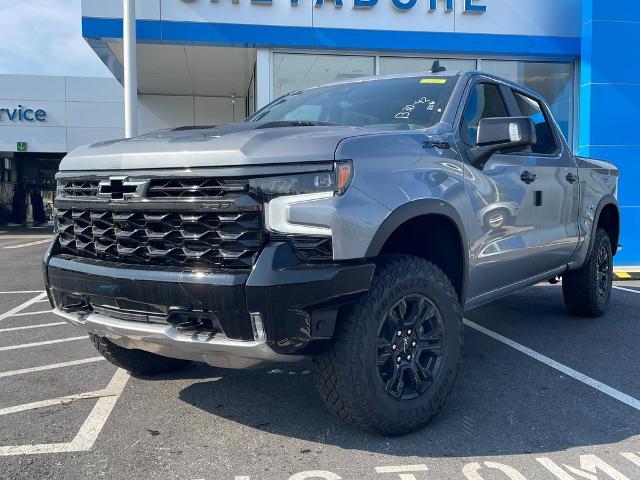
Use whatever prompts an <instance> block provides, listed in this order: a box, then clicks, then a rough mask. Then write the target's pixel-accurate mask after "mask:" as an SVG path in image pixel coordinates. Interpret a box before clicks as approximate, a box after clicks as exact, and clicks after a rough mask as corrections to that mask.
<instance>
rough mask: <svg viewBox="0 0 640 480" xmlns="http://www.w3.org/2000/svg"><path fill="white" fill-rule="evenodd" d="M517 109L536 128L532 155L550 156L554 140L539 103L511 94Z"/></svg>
mask: <svg viewBox="0 0 640 480" xmlns="http://www.w3.org/2000/svg"><path fill="white" fill-rule="evenodd" d="M513 96H514V97H515V99H516V103H517V104H518V108H519V109H520V113H521V114H522V116H523V117H529V118H530V119H531V120H533V124H534V125H535V126H536V137H537V138H538V141H537V142H536V144H535V145H533V146H532V147H531V151H532V153H539V154H543V155H544V154H552V153H554V152H555V151H556V140H555V138H554V137H553V130H551V125H550V124H549V121H548V119H547V117H546V115H545V113H544V111H543V110H542V107H541V106H540V103H539V102H538V101H537V100H534V99H533V98H530V97H527V96H525V95H522V94H521V93H518V92H513Z"/></svg>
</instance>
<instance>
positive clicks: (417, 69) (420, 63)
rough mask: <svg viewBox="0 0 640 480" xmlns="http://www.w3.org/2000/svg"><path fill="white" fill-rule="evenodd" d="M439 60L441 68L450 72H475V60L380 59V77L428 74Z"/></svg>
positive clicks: (431, 58) (428, 58) (430, 58)
mask: <svg viewBox="0 0 640 480" xmlns="http://www.w3.org/2000/svg"><path fill="white" fill-rule="evenodd" d="M436 60H438V61H439V62H440V66H441V67H445V68H446V69H447V71H448V72H455V71H458V70H475V69H476V61H475V59H458V58H433V57H421V58H411V57H380V75H392V74H400V73H426V72H428V71H430V70H431V67H432V66H433V62H435V61H436Z"/></svg>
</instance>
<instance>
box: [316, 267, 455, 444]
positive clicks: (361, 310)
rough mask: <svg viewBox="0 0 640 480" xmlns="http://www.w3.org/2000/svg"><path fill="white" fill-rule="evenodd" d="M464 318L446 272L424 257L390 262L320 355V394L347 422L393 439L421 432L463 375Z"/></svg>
mask: <svg viewBox="0 0 640 480" xmlns="http://www.w3.org/2000/svg"><path fill="white" fill-rule="evenodd" d="M462 344H463V328H462V314H461V309H460V304H459V301H458V297H457V294H456V292H455V289H454V288H453V286H452V285H451V282H450V281H449V279H448V278H447V277H446V275H445V274H444V273H443V272H442V271H441V270H440V269H439V268H438V267H436V266H435V265H434V264H432V263H431V262H428V261H426V260H424V259H422V258H417V257H410V256H399V255H398V256H389V257H385V258H383V259H382V260H381V261H380V263H379V265H378V267H377V269H376V274H375V276H374V279H373V283H372V286H371V289H370V291H369V293H368V294H367V295H366V296H365V297H364V298H363V299H362V300H361V301H360V302H359V303H357V304H356V305H355V306H354V307H353V308H351V309H349V310H348V311H345V312H343V313H342V314H341V316H340V318H339V319H338V326H337V328H336V334H335V337H334V342H333V344H332V347H331V348H330V349H329V350H328V351H327V352H325V353H323V354H321V355H318V356H316V357H315V358H314V372H315V378H316V382H317V384H318V389H319V391H320V395H321V397H322V399H323V400H324V402H325V403H326V404H327V406H328V407H329V409H330V410H332V411H333V412H334V413H335V414H336V415H338V416H339V417H340V418H343V419H345V420H347V421H350V422H353V423H356V424H357V425H359V426H361V427H363V428H365V429H367V430H370V431H375V432H379V433H383V434H386V435H401V434H404V433H408V432H410V431H413V430H416V429H418V428H421V427H423V426H425V425H426V424H427V422H428V421H429V420H430V419H431V417H433V416H434V415H435V414H436V413H438V411H439V410H440V409H441V408H442V406H443V404H444V402H445V400H446V398H447V396H448V395H449V393H450V391H451V388H452V386H453V382H454V379H455V377H456V374H457V371H458V365H459V362H460V358H461V351H462Z"/></svg>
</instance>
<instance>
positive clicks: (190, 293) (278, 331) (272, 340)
mask: <svg viewBox="0 0 640 480" xmlns="http://www.w3.org/2000/svg"><path fill="white" fill-rule="evenodd" d="M44 268H45V283H46V286H47V292H48V294H49V297H50V299H51V300H52V302H53V303H54V304H55V305H54V307H56V308H58V309H60V310H62V311H73V310H74V309H79V308H80V309H82V308H84V309H87V310H88V311H91V309H92V308H94V306H95V307H98V306H99V307H100V308H101V309H103V310H101V311H104V309H105V308H106V309H107V311H109V310H111V311H113V312H118V313H119V314H130V315H131V317H132V318H134V320H132V321H134V322H136V321H137V322H144V321H158V319H163V318H165V319H166V318H167V317H168V316H169V314H170V312H201V313H202V312H203V313H206V314H213V315H214V316H215V317H216V319H217V321H219V325H220V327H221V329H222V332H223V334H224V336H225V337H226V338H228V339H230V340H238V341H254V340H255V337H254V328H253V326H252V321H251V314H252V313H254V314H255V313H259V314H260V315H261V316H262V319H263V322H264V329H265V332H266V343H267V345H268V346H269V347H271V349H273V351H274V352H276V353H279V354H299V353H301V352H302V353H304V350H305V348H306V347H307V346H309V345H310V344H311V343H312V342H313V341H314V340H323V339H328V338H331V337H332V335H333V331H334V327H335V322H336V317H337V313H338V309H339V308H340V307H341V306H343V305H345V304H349V303H352V302H354V301H355V300H357V299H358V297H359V296H360V295H362V294H363V293H365V292H367V291H368V289H369V287H370V284H371V279H372V276H373V273H374V270H375V266H374V264H372V263H369V262H346V263H332V264H313V265H310V264H305V263H303V262H302V261H301V260H300V259H299V258H298V257H297V256H296V255H295V254H294V252H293V251H292V250H291V247H290V246H289V245H288V244H287V243H272V244H270V245H268V246H267V247H265V248H264V250H263V251H262V253H261V254H260V257H259V258H258V260H257V262H256V264H255V266H254V267H253V269H252V270H251V271H234V270H225V271H216V272H210V271H191V270H189V271H184V270H180V269H177V268H171V269H169V268H168V267H146V266H138V265H123V264H119V263H112V262H107V261H102V260H94V259H89V258H80V257H76V256H72V255H65V254H60V253H58V250H57V242H54V243H53V244H52V246H51V248H50V250H49V252H48V253H47V255H46V256H45V263H44ZM118 318H122V316H120V315H118ZM154 319H155V320H154Z"/></svg>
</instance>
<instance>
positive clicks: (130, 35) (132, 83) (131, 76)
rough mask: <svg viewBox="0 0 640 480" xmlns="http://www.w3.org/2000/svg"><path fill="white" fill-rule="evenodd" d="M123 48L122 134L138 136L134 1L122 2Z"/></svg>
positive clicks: (125, 0) (124, 0)
mask: <svg viewBox="0 0 640 480" xmlns="http://www.w3.org/2000/svg"><path fill="white" fill-rule="evenodd" d="M122 4H123V5H122V6H123V15H122V29H123V35H122V40H123V48H124V132H125V133H124V134H125V137H127V138H131V137H135V136H137V135H138V61H137V55H136V43H137V37H136V0H122Z"/></svg>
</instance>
